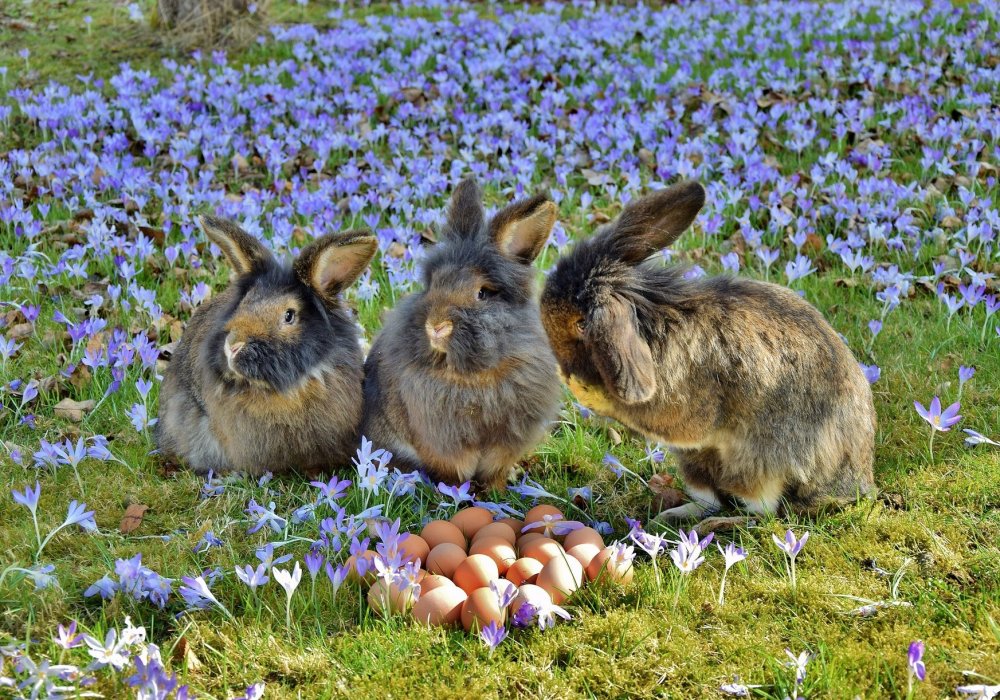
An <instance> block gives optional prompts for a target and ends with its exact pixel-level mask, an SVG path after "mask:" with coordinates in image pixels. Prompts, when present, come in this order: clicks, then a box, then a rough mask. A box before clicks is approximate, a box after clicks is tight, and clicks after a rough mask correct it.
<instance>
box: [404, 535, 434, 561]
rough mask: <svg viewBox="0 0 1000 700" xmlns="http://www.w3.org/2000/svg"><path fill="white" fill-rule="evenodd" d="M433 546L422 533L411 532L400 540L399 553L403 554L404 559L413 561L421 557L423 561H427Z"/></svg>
mask: <svg viewBox="0 0 1000 700" xmlns="http://www.w3.org/2000/svg"><path fill="white" fill-rule="evenodd" d="M430 552H431V548H430V547H429V546H428V545H427V542H425V541H424V538H423V537H421V536H420V535H414V534H412V533H409V534H407V535H406V537H403V539H401V540H400V541H399V553H400V554H402V555H403V561H404V562H408V561H413V560H415V559H419V560H420V562H421V563H423V564H426V563H427V555H428V554H430Z"/></svg>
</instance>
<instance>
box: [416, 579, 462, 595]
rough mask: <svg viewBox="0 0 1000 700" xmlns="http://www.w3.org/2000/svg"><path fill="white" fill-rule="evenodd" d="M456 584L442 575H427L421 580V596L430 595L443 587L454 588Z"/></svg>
mask: <svg viewBox="0 0 1000 700" xmlns="http://www.w3.org/2000/svg"><path fill="white" fill-rule="evenodd" d="M454 585H455V582H454V581H452V580H451V579H450V578H448V577H447V576H442V575H441V574H427V575H426V576H424V577H423V578H422V579H421V580H420V595H424V594H425V593H430V592H431V591H433V590H434V589H435V588H440V587H441V586H454Z"/></svg>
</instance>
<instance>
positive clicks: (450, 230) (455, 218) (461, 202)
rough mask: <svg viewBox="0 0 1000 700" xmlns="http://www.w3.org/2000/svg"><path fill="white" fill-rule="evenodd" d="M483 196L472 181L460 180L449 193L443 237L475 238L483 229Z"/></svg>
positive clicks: (468, 179) (467, 179)
mask: <svg viewBox="0 0 1000 700" xmlns="http://www.w3.org/2000/svg"><path fill="white" fill-rule="evenodd" d="M482 200H483V196H482V194H481V193H480V191H479V185H477V184H476V181H475V180H474V179H472V178H471V177H470V178H466V179H464V180H462V181H461V182H460V183H459V184H458V187H456V188H455V191H454V192H452V193H451V204H450V205H449V206H448V222H447V224H446V225H445V228H444V233H445V235H452V236H457V237H459V238H469V237H472V236H476V235H478V234H479V232H480V231H481V230H482V228H483V221H484V220H485V218H486V215H485V214H484V213H483V201H482Z"/></svg>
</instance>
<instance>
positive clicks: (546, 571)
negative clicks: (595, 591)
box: [537, 556, 586, 605]
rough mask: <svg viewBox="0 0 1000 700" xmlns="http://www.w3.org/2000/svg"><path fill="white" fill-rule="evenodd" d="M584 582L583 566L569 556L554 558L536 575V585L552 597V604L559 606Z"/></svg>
mask: <svg viewBox="0 0 1000 700" xmlns="http://www.w3.org/2000/svg"><path fill="white" fill-rule="evenodd" d="M585 580H586V574H585V573H584V571H583V564H581V563H580V562H578V561H577V560H576V559H574V558H573V557H570V556H565V557H554V558H553V559H551V560H550V561H549V562H548V563H547V564H546V565H545V566H543V567H542V570H541V571H540V572H539V574H538V582H537V585H538V586H539V587H540V588H544V589H545V590H546V591H547V592H548V594H549V595H550V596H552V602H553V603H555V604H556V605H560V604H561V603H562V602H563V601H564V600H566V599H567V598H568V597H570V596H571V595H573V593H575V592H576V590H577V589H578V588H580V586H582V585H583V582H584V581H585Z"/></svg>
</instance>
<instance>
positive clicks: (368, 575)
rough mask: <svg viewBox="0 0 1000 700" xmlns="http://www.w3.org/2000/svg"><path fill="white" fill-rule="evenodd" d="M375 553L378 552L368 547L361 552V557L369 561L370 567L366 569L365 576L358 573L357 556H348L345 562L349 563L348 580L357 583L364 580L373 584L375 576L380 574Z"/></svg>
mask: <svg viewBox="0 0 1000 700" xmlns="http://www.w3.org/2000/svg"><path fill="white" fill-rule="evenodd" d="M375 554H376V552H375V551H374V550H371V549H366V550H365V551H363V552H362V553H361V558H362V559H366V560H367V561H368V569H367V571H365V575H364V578H362V577H361V576H360V575H359V574H358V567H357V565H356V562H357V559H358V558H357V557H355V556H354V555H353V554H352V555H351V556H349V557H347V561H346V562H344V563H345V564H346V565H347V580H348V581H353V582H354V583H357V582H358V581H362V582H363V583H366V584H369V585H371V583H372V581H374V580H375V576H376V575H377V574H378V572H377V571H375Z"/></svg>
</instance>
